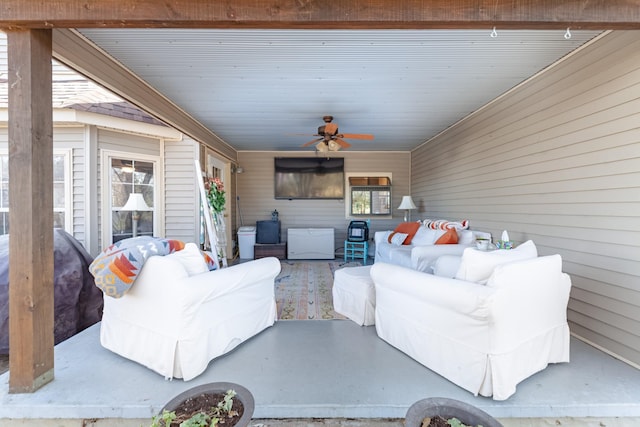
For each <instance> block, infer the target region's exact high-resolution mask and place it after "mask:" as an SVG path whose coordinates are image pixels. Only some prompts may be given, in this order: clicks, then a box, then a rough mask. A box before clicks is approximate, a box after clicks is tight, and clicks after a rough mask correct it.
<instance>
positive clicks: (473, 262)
mask: <svg viewBox="0 0 640 427" xmlns="http://www.w3.org/2000/svg"><path fill="white" fill-rule="evenodd" d="M537 256H538V250H537V248H536V245H535V244H534V243H533V241H531V240H527V241H526V242H524V243H523V244H521V245H520V246H518V247H516V248H515V249H499V250H495V251H488V252H487V251H480V250H477V249H475V248H466V249H465V250H464V252H463V253H462V261H461V262H460V267H459V268H458V272H457V273H456V279H460V280H466V281H467V282H476V283H480V284H482V285H485V284H486V283H487V281H488V280H489V277H490V276H491V274H493V270H494V269H495V268H496V267H497V266H498V265H501V264H506V263H509V262H513V261H521V260H525V259H531V258H536V257H537Z"/></svg>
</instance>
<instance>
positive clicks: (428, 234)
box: [411, 226, 444, 246]
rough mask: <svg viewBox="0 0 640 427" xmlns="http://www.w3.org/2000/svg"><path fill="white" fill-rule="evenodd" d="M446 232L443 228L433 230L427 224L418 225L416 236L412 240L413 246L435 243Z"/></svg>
mask: <svg viewBox="0 0 640 427" xmlns="http://www.w3.org/2000/svg"><path fill="white" fill-rule="evenodd" d="M443 233H444V232H443V231H442V230H431V229H430V228H427V227H425V226H420V227H418V231H416V234H415V236H413V239H412V240H411V244H412V245H413V246H426V245H433V242H435V241H436V240H437V238H438V237H440V236H441V235H442V234H443Z"/></svg>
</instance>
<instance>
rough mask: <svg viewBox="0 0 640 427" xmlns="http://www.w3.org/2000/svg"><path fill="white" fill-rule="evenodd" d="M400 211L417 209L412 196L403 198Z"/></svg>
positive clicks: (399, 207)
mask: <svg viewBox="0 0 640 427" xmlns="http://www.w3.org/2000/svg"><path fill="white" fill-rule="evenodd" d="M398 209H416V205H415V204H414V203H413V199H412V198H411V196H402V202H400V206H398Z"/></svg>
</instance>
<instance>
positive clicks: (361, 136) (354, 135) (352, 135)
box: [338, 133, 373, 139]
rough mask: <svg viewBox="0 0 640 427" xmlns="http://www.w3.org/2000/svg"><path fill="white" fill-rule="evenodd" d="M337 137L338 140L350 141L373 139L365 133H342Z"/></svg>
mask: <svg viewBox="0 0 640 427" xmlns="http://www.w3.org/2000/svg"><path fill="white" fill-rule="evenodd" d="M338 136H339V137H340V138H350V139H373V135H368V134H366V133H343V134H340V135H338Z"/></svg>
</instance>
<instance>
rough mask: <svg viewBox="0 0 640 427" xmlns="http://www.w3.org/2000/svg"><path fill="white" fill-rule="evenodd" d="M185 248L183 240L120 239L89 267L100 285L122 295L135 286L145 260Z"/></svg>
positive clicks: (103, 290) (110, 292) (156, 238)
mask: <svg viewBox="0 0 640 427" xmlns="http://www.w3.org/2000/svg"><path fill="white" fill-rule="evenodd" d="M183 248H184V243H183V242H181V241H180V240H168V239H162V238H158V237H149V236H141V237H134V238H131V239H124V240H120V241H119V242H117V243H114V244H113V245H111V246H109V247H108V248H106V249H105V250H104V251H102V253H101V254H100V255H98V257H96V259H94V260H93V262H92V263H91V265H90V266H89V271H90V272H91V274H93V277H94V278H95V283H96V286H97V287H98V288H100V289H101V290H102V292H104V294H105V295H108V296H110V297H113V298H120V297H121V296H123V295H124V294H125V293H126V292H127V291H128V290H129V289H130V288H131V286H132V285H133V282H134V281H135V280H136V277H138V273H140V270H141V269H142V266H143V265H144V263H145V261H146V260H147V259H148V258H149V257H151V256H154V255H168V254H170V253H172V252H175V251H179V250H181V249H183Z"/></svg>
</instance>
